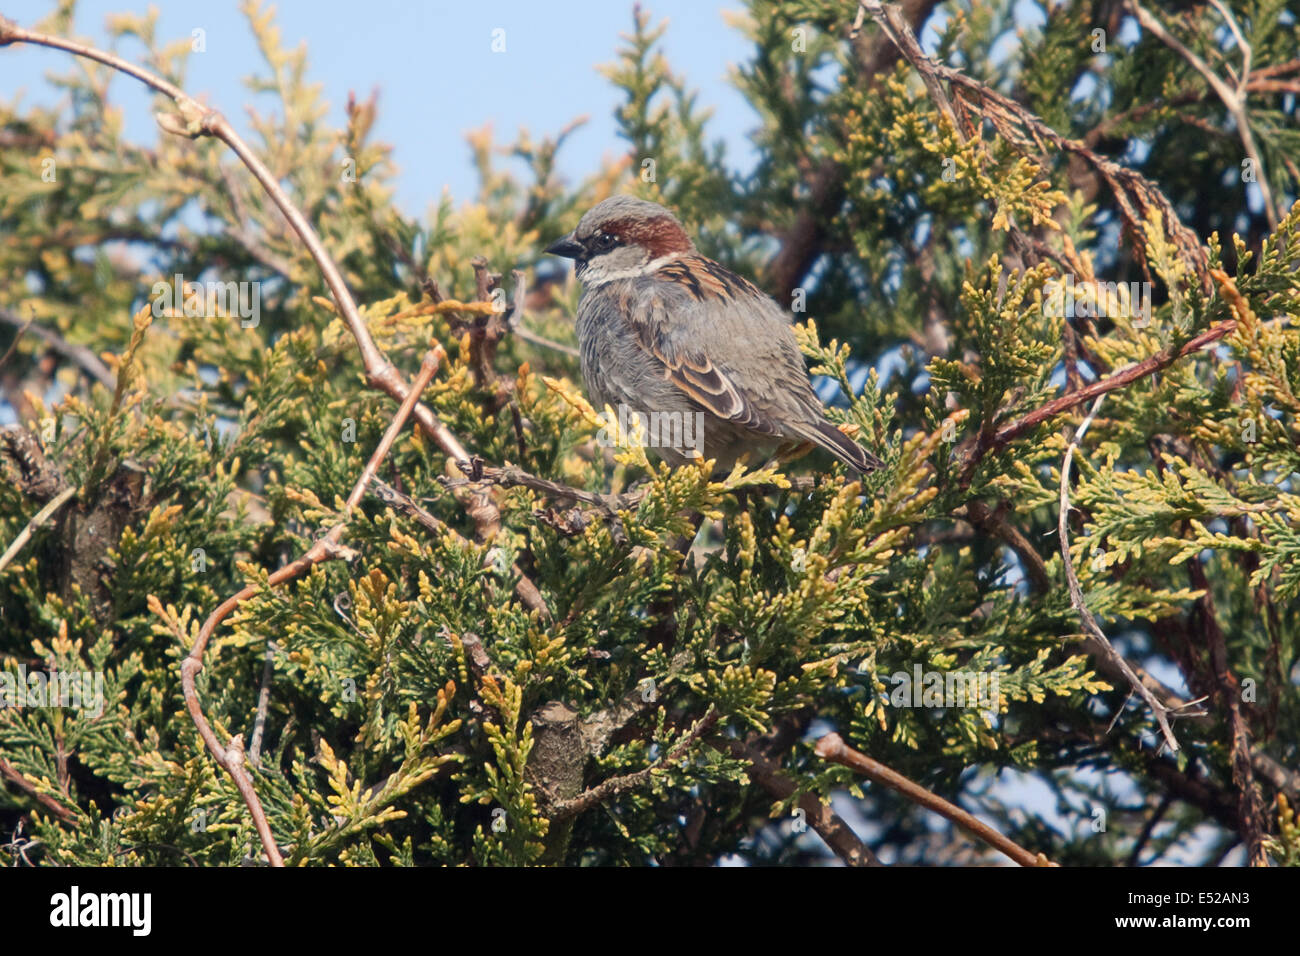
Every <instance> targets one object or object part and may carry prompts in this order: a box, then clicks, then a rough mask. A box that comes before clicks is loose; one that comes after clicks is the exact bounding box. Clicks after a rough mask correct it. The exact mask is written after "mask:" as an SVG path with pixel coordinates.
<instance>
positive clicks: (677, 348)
mask: <svg viewBox="0 0 1300 956" xmlns="http://www.w3.org/2000/svg"><path fill="white" fill-rule="evenodd" d="M656 277H657V278H659V279H667V280H671V281H672V282H674V283H676V284H677V286H678V288H680V289H682V290H683V291H684V292H685V293H686V294H687V295H689V296H690V297H691V298H693V299H695V300H696V301H697V302H705V301H707V300H710V299H713V300H716V301H719V302H721V303H723V304H725V305H727V306H732V307H734V306H736V305H737V304H738V303H739V301H740V300H741V299H743V298H748V297H753V298H754V299H755V300H756V301H758V302H761V301H762V300H763V298H764V297H763V293H762V292H760V291H759V290H758V289H757V288H756V287H755V286H753V285H752V284H751V283H749V282H747V281H746V280H745V279H743V278H741V277H740V276H738V275H736V274H735V273H733V272H730V271H728V270H726V269H724V268H723V267H722V266H720V265H718V264H717V263H716V262H713V261H712V260H711V259H706V258H705V257H703V256H683V257H681V258H679V259H676V260H674V261H673V262H670V263H668V264H667V265H665V266H663V267H661V268H660V269H659V271H658V273H657V275H656ZM656 299H657V301H656V302H655V307H656V308H662V309H666V308H669V307H670V306H669V304H668V303H666V302H664V301H663V299H662V298H659V297H656ZM633 324H634V326H635V328H636V331H637V337H638V339H639V341H640V342H641V344H642V346H643V347H644V348H645V349H646V350H647V351H648V352H649V353H650V354H651V355H653V356H654V357H655V358H656V359H658V360H659V361H660V363H662V364H663V366H664V378H665V379H666V380H667V381H669V382H671V383H672V384H673V385H675V386H677V388H679V389H681V390H682V391H683V392H685V393H686V394H687V395H688V396H689V397H690V398H692V399H693V400H694V401H695V402H697V403H698V404H699V405H700V406H701V407H702V408H703V409H704V410H705V411H707V412H709V413H710V414H712V415H716V416H717V417H718V418H721V419H723V420H725V421H731V422H734V423H735V424H737V425H739V426H741V427H744V428H749V429H752V430H753V431H757V432H761V433H763V434H767V435H773V436H781V435H782V434H784V432H783V430H782V429H780V428H779V427H778V426H777V424H776V422H775V421H774V420H773V419H772V418H771V417H770V416H769V415H767V414H765V413H764V412H763V410H762V409H760V408H759V407H757V406H756V405H755V403H754V402H753V401H752V399H751V398H750V396H748V395H746V394H745V391H744V389H743V388H742V387H738V385H737V383H736V382H735V381H734V379H733V378H732V377H731V375H729V374H728V373H727V372H725V371H724V370H722V369H720V368H718V367H717V366H716V365H715V364H714V363H713V361H712V360H710V359H709V357H708V356H707V355H705V354H703V352H701V351H699V350H698V349H697V348H693V347H687V346H683V345H681V344H674V343H672V342H670V341H669V340H668V339H667V337H665V336H663V335H662V334H661V329H662V326H658V327H657V326H656V325H655V324H654V323H648V322H644V323H643V322H635V323H633Z"/></svg>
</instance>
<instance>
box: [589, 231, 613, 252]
mask: <svg viewBox="0 0 1300 956" xmlns="http://www.w3.org/2000/svg"><path fill="white" fill-rule="evenodd" d="M617 244H618V240H617V239H615V238H614V237H613V236H611V235H610V234H609V233H607V232H601V233H597V234H596V236H595V238H593V239H592V240H591V251H592V252H605V251H606V250H608V249H613V248H614V246H615V245H617Z"/></svg>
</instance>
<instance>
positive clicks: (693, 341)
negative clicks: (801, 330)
mask: <svg viewBox="0 0 1300 956" xmlns="http://www.w3.org/2000/svg"><path fill="white" fill-rule="evenodd" d="M664 280H667V281H664ZM638 286H639V287H638V289H637V292H636V293H635V294H636V295H638V297H639V298H640V301H639V302H638V303H637V306H638V307H636V308H632V309H629V310H626V311H625V312H624V314H625V315H629V316H635V317H638V318H639V319H640V321H637V320H636V319H633V321H632V325H633V327H634V329H635V331H636V334H637V339H638V341H639V342H640V344H641V346H642V347H643V348H645V350H646V351H647V352H649V353H650V355H652V356H653V357H654V358H655V359H657V360H658V362H659V363H660V364H661V365H662V366H663V369H664V371H663V376H664V378H665V379H666V380H667V381H669V382H670V383H672V384H673V385H675V386H676V387H677V388H678V389H680V390H681V391H682V392H684V393H685V394H686V395H687V396H688V397H690V398H691V399H692V400H693V401H695V402H696V403H697V404H699V405H700V406H701V407H702V408H703V409H704V410H705V411H707V412H709V413H710V414H712V415H716V416H717V417H718V418H721V419H724V420H726V421H729V422H734V423H735V424H736V425H738V426H740V427H742V428H748V429H751V430H753V431H757V432H760V433H763V434H768V435H773V436H778V437H786V436H787V435H788V429H786V428H782V427H781V424H780V423H781V422H782V421H783V420H784V419H786V418H788V417H791V416H790V413H791V412H793V413H794V417H796V418H803V417H815V418H821V414H820V412H821V409H820V406H819V405H818V404H817V399H816V396H815V395H813V393H812V389H811V387H810V386H809V384H808V376H807V373H806V372H805V371H804V366H803V358H802V356H801V355H800V353H799V348H798V346H797V344H796V343H795V339H794V333H793V331H792V330H791V329H790V324H789V322H788V321H787V320H786V317H785V316H784V314H782V312H781V310H780V309H779V308H778V307H777V305H776V303H774V302H773V301H772V300H771V299H769V298H768V297H767V296H765V295H764V294H763V293H762V292H760V291H759V290H758V289H757V288H755V287H754V286H753V285H752V284H750V283H749V282H747V281H745V280H744V279H742V278H741V277H740V276H738V275H736V274H735V273H732V272H729V271H728V270H726V269H724V268H723V267H722V266H720V265H718V264H717V263H716V262H713V261H712V260H710V259H705V258H704V257H703V256H690V257H683V258H681V259H677V260H675V261H673V262H671V263H669V264H668V265H666V266H664V267H662V268H661V269H660V270H659V271H658V273H657V274H656V277H655V280H653V281H646V280H643V281H642V283H639V284H638ZM742 354H743V355H744V356H745V357H746V359H747V361H744V362H741V361H737V360H736V359H737V358H738V357H739V356H740V355H742ZM728 358H731V360H730V361H729V360H728ZM759 370H762V373H761V377H760V376H759V375H757V374H756V373H757V372H758V371H759ZM803 392H806V393H807V395H806V398H805V396H804V395H803V394H802V393H803ZM800 399H804V400H803V401H800ZM808 400H811V403H812V405H809V402H808ZM792 404H793V405H795V406H796V407H794V408H788V409H787V410H786V413H785V414H781V411H782V410H783V409H785V408H786V407H787V406H790V405H792ZM798 406H802V407H798Z"/></svg>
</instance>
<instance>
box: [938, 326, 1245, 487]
mask: <svg viewBox="0 0 1300 956" xmlns="http://www.w3.org/2000/svg"><path fill="white" fill-rule="evenodd" d="M1236 327H1237V321H1236V320H1235V319H1228V320H1227V321H1224V322H1220V323H1219V324H1218V325H1213V326H1210V328H1208V329H1206V330H1205V331H1204V332H1201V333H1199V334H1197V335H1194V336H1192V337H1191V338H1190V339H1188V340H1187V341H1186V342H1184V343H1183V344H1182V345H1180V346H1178V347H1177V348H1167V349H1162V350H1161V351H1159V352H1157V353H1156V354H1155V355H1152V356H1151V357H1150V358H1146V359H1143V360H1142V361H1141V362H1134V363H1133V364H1132V365H1126V366H1124V368H1122V369H1120V370H1119V371H1117V372H1115V373H1113V374H1111V375H1108V376H1106V377H1105V378H1100V379H1098V380H1097V381H1095V382H1093V383H1092V384H1091V385H1085V386H1084V387H1083V388H1081V389H1078V390H1077V391H1073V392H1069V393H1067V394H1065V395H1062V396H1060V397H1059V398H1054V399H1052V400H1051V401H1050V402H1048V403H1047V404H1046V405H1043V406H1041V407H1039V408H1036V409H1034V410H1033V411H1032V412H1029V413H1028V414H1027V415H1025V416H1023V417H1021V418H1018V419H1016V420H1015V421H1014V422H1010V423H1009V424H1006V425H1003V426H1002V427H1001V428H999V429H998V430H997V431H995V432H993V433H992V434H991V435H988V436H985V435H981V436H980V438H979V440H978V441H977V442H976V443H975V444H974V445H973V446H972V447H971V448H970V450H968V451H967V452H966V454H965V460H964V461H963V463H962V474H963V475H964V476H965V477H966V478H969V476H970V474H971V473H972V472H973V471H974V470H975V465H977V464H978V463H979V460H980V459H981V458H983V457H984V455H985V453H987V452H989V451H992V450H996V449H998V448H1001V447H1003V446H1004V445H1006V444H1007V443H1008V442H1011V441H1013V440H1014V439H1016V438H1018V437H1019V436H1021V435H1023V434H1024V433H1025V432H1027V431H1029V430H1030V429H1031V428H1035V427H1037V426H1038V425H1041V424H1043V422H1045V421H1047V420H1048V419H1050V418H1054V417H1055V416H1057V415H1059V414H1060V413H1061V412H1063V411H1065V410H1066V409H1069V408H1073V407H1074V406H1076V405H1080V404H1082V403H1083V402H1086V401H1088V400H1089V399H1091V398H1096V397H1097V396H1099V395H1105V394H1106V393H1107V392H1113V391H1115V389H1117V388H1123V387H1124V386H1125V385H1130V384H1132V383H1133V382H1136V381H1137V380H1138V379H1140V378H1145V377H1146V376H1147V375H1150V374H1151V373H1152V372H1158V371H1160V370H1161V369H1162V368H1166V367H1168V366H1170V365H1172V364H1173V363H1174V362H1176V361H1178V360H1179V359H1180V358H1182V357H1184V356H1186V355H1190V354H1191V353H1193V352H1198V351H1200V350H1201V349H1203V348H1205V347H1206V346H1207V345H1211V344H1213V343H1214V342H1217V341H1218V340H1219V339H1221V338H1223V337H1224V336H1225V335H1227V334H1228V333H1230V332H1232V331H1233V330H1234V329H1236Z"/></svg>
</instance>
